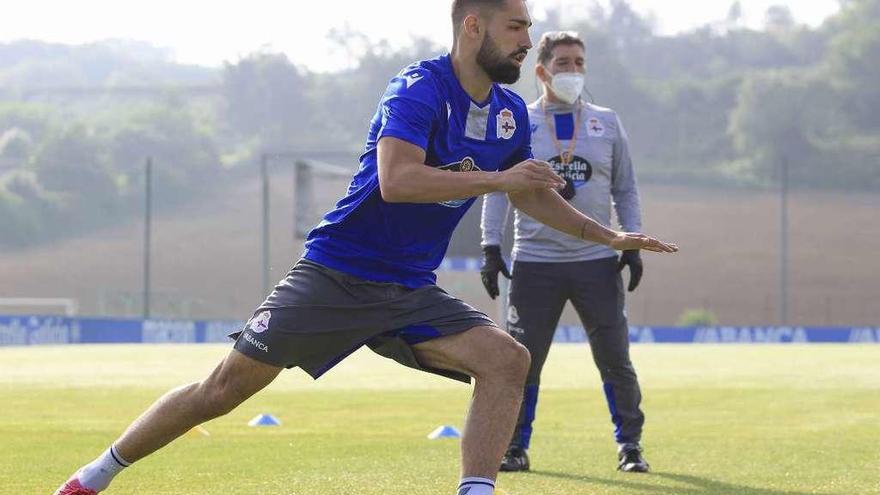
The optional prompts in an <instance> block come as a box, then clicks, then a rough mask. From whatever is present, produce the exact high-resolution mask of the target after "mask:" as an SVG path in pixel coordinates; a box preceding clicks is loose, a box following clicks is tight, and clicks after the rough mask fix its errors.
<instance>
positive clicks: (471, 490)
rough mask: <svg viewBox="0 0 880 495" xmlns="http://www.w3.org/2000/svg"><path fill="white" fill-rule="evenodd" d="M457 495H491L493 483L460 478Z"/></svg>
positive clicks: (477, 479)
mask: <svg viewBox="0 0 880 495" xmlns="http://www.w3.org/2000/svg"><path fill="white" fill-rule="evenodd" d="M456 493H457V494H458V495H492V494H493V493H495V482H494V481H492V480H490V479H486V478H462V479H461V483H459V484H458V492H456Z"/></svg>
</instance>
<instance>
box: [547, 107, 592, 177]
mask: <svg viewBox="0 0 880 495" xmlns="http://www.w3.org/2000/svg"><path fill="white" fill-rule="evenodd" d="M577 105H578V111H577V117H576V118H575V121H574V130H573V131H572V133H571V141H570V142H569V143H568V150H566V151H562V144H560V143H559V138H558V137H557V136H556V126H555V125H554V124H553V122H552V121H551V119H550V113H549V112H548V111H547V98H546V97H542V98H541V110H542V111H543V112H544V120H545V121H546V122H547V128H548V129H550V137H551V138H553V144H554V145H555V146H556V151H557V152H558V153H559V160H560V161H561V162H562V165H568V164H569V163H570V162H571V160H572V159H573V158H574V148H575V146H577V135H578V130H579V129H580V127H581V111H582V110H583V108H584V107H583V105H581V104H580V100H578V103H577Z"/></svg>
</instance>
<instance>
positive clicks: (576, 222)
mask: <svg viewBox="0 0 880 495" xmlns="http://www.w3.org/2000/svg"><path fill="white" fill-rule="evenodd" d="M508 196H509V197H510V202H511V203H512V204H513V206H515V207H517V208H519V209H520V210H521V211H523V212H524V213H525V214H527V215H529V216H530V217H532V218H534V219H535V220H537V221H539V222H541V223H543V224H544V225H547V226H549V227H552V228H554V229H556V230H558V231H560V232H564V233H566V234H568V235H570V236H573V237H577V238H579V239H584V240H587V241H592V242H597V243H599V244H605V245H607V246H611V247H612V248H614V249H617V250H620V251H625V250H631V249H644V250H646V251H654V252H658V253H675V252H677V251H678V246H676V245H675V244H670V243H666V242H663V241H660V240H658V239H655V238H653V237H650V236H647V235H645V234H641V233H632V232H617V231H615V230H611V229H609V228H608V227H605V226H604V225H602V224H600V223H599V222H596V221H595V220H593V219H592V218H590V217H588V216H586V215H584V214H583V213H581V212H579V211H578V210H577V209H576V208H574V207H573V206H571V205H570V204H568V202H567V201H565V200H564V199H562V197H561V196H560V195H559V194H557V193H556V192H554V191H548V190H531V191H517V192H512V193H508Z"/></svg>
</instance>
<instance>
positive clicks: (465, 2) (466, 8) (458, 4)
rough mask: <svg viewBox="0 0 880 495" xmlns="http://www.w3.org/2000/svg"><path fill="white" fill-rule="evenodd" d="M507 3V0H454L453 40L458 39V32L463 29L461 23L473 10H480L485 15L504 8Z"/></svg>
mask: <svg viewBox="0 0 880 495" xmlns="http://www.w3.org/2000/svg"><path fill="white" fill-rule="evenodd" d="M505 3H506V0H452V37H453V39H458V30H459V29H461V23H462V21H464V18H465V17H467V16H468V14H470V13H471V11H472V10H473V9H479V10H480V13H481V14H485V13H486V12H487V11H489V10H494V9H498V8H501V7H503V6H504V4H505Z"/></svg>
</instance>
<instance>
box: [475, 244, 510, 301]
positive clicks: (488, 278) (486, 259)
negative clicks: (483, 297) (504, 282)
mask: <svg viewBox="0 0 880 495" xmlns="http://www.w3.org/2000/svg"><path fill="white" fill-rule="evenodd" d="M499 272H500V273H501V274H502V275H504V276H505V277H507V278H508V280H509V279H510V272H509V271H507V265H506V264H505V263H504V258H502V257H501V246H483V264H482V266H480V278H481V279H482V280H483V287H485V288H486V292H488V293H489V297H491V298H492V299H495V298H496V297H498V294H499V292H498V273H499Z"/></svg>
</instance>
